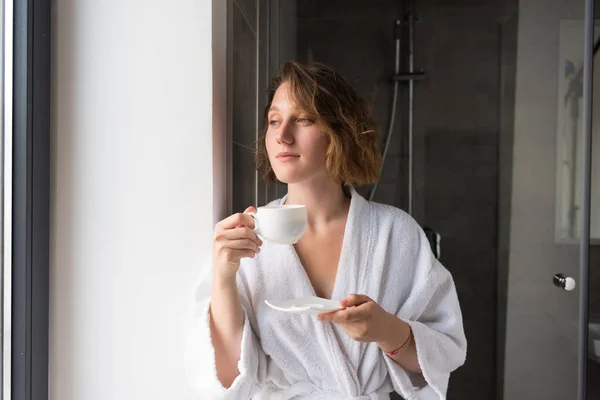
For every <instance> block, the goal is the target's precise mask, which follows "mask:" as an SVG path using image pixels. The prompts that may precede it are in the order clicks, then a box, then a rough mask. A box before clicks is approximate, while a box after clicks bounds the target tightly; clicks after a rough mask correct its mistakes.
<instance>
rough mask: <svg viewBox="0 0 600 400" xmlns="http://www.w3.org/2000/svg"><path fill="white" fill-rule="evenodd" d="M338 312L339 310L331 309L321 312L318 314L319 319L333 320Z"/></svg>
mask: <svg viewBox="0 0 600 400" xmlns="http://www.w3.org/2000/svg"><path fill="white" fill-rule="evenodd" d="M338 311H339V310H338ZM336 312H337V311H329V312H325V313H321V314H319V315H317V318H318V319H319V321H325V322H332V321H333V314H335V313H336Z"/></svg>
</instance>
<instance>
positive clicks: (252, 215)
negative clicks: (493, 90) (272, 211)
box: [248, 212, 262, 236]
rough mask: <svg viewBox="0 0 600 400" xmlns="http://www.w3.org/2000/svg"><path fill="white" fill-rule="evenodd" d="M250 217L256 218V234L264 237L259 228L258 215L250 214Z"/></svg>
mask: <svg viewBox="0 0 600 400" xmlns="http://www.w3.org/2000/svg"><path fill="white" fill-rule="evenodd" d="M248 215H250V216H251V217H252V218H254V232H256V234H257V235H261V236H262V234H261V233H260V228H259V226H258V215H256V213H255V212H249V213H248Z"/></svg>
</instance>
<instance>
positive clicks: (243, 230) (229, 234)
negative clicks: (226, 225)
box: [215, 226, 263, 246]
mask: <svg viewBox="0 0 600 400" xmlns="http://www.w3.org/2000/svg"><path fill="white" fill-rule="evenodd" d="M215 239H216V240H222V239H225V240H240V239H248V240H252V241H253V242H254V243H256V245H257V246H262V244H263V242H262V240H260V238H259V237H258V235H257V234H256V233H255V232H254V231H253V230H252V229H250V228H247V227H245V226H242V227H239V228H233V229H226V230H224V231H221V232H219V233H218V234H217V235H215Z"/></svg>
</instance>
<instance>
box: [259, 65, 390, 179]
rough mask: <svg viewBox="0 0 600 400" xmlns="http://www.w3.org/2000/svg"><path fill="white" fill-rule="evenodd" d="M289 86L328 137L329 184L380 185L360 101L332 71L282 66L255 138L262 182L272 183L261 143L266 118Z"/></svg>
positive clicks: (372, 131)
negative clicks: (278, 95) (284, 86)
mask: <svg viewBox="0 0 600 400" xmlns="http://www.w3.org/2000/svg"><path fill="white" fill-rule="evenodd" d="M283 83H288V84H289V86H290V92H291V96H292V99H293V101H294V102H295V103H296V106H297V107H298V108H299V109H301V110H303V111H304V112H306V113H308V114H310V115H313V116H315V117H316V122H317V123H318V124H319V125H320V126H321V127H322V129H323V133H324V134H325V135H327V138H328V140H329V147H328V149H327V161H326V166H327V170H328V172H329V175H330V177H331V179H332V180H333V181H334V182H340V183H343V184H345V185H361V184H372V183H376V182H377V181H378V180H379V175H380V168H381V162H382V160H381V152H380V148H379V134H378V131H377V126H376V124H375V121H374V120H373V117H372V115H371V108H370V107H369V105H368V104H367V102H366V101H364V99H362V98H361V97H360V96H359V95H358V94H357V93H356V91H355V90H354V89H353V88H352V87H351V86H350V85H349V84H348V83H346V81H345V80H344V79H343V78H342V77H341V76H340V75H338V74H337V73H336V72H335V71H334V70H333V69H332V68H330V67H328V66H326V65H323V64H320V63H310V64H301V63H299V62H293V61H288V62H285V63H284V64H283V65H282V66H281V69H280V71H279V76H278V77H277V78H275V79H274V80H273V83H272V86H271V89H270V91H269V101H268V103H267V106H266V107H265V110H264V118H263V129H262V135H261V137H260V138H259V139H258V143H257V147H258V149H257V153H256V169H257V170H258V172H259V173H260V174H262V175H263V176H264V177H265V180H266V181H267V182H276V181H277V177H276V176H275V173H274V172H273V169H272V168H271V163H270V162H269V156H268V154H267V148H266V143H265V136H266V133H267V129H268V127H269V121H268V114H269V108H270V106H271V103H272V102H273V97H274V96H275V92H276V91H277V89H278V88H279V87H280V86H281V85H282V84H283Z"/></svg>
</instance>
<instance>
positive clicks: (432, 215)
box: [228, 0, 600, 400]
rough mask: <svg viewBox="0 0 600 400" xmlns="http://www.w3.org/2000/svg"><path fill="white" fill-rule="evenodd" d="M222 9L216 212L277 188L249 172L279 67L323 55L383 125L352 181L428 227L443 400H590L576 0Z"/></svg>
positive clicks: (327, 1) (599, 222)
mask: <svg viewBox="0 0 600 400" xmlns="http://www.w3.org/2000/svg"><path fill="white" fill-rule="evenodd" d="M228 6H229V10H230V21H231V29H230V30H229V31H230V34H231V35H230V38H229V42H230V44H231V46H230V49H231V52H230V61H231V65H232V72H231V79H230V86H229V96H230V98H231V100H230V104H231V113H232V119H231V124H232V126H231V137H230V139H231V140H230V142H231V147H230V154H229V157H230V160H231V165H232V169H231V171H229V177H230V188H229V193H230V196H229V197H230V199H229V200H230V209H231V211H242V210H244V209H245V208H246V207H247V206H248V205H262V204H265V203H266V202H268V201H270V200H273V199H275V198H277V197H280V196H282V195H283V194H284V193H285V190H286V188H285V186H284V185H270V186H267V185H266V184H265V183H264V181H262V180H261V179H260V177H259V176H258V175H257V174H256V173H255V171H254V169H253V157H254V143H255V141H256V139H257V137H258V132H259V131H260V123H261V116H262V109H263V107H264V106H265V103H266V101H267V90H266V89H267V86H268V82H269V80H270V79H271V78H272V77H273V76H274V75H275V74H276V72H277V69H278V66H279V64H280V63H281V62H282V61H283V60H289V59H292V60H299V61H319V62H323V63H325V64H329V65H331V66H332V67H334V68H335V69H336V70H338V71H339V72H340V74H341V75H343V76H344V77H345V78H346V79H347V80H348V81H349V82H350V83H352V84H353V86H354V87H355V88H356V89H357V90H358V92H359V93H360V94H361V95H362V96H364V97H365V98H366V99H367V100H369V101H370V102H371V104H372V107H373V113H374V116H375V119H376V121H377V122H378V125H379V128H380V133H381V136H382V152H383V153H384V154H385V162H384V165H383V170H382V178H381V181H380V183H379V184H378V185H377V186H376V187H374V186H363V187H358V188H357V190H358V191H359V192H360V193H361V194H362V195H363V196H364V197H367V198H369V197H372V198H373V200H374V201H378V202H382V203H387V204H391V205H394V206H396V207H400V208H402V209H404V210H405V211H407V212H409V213H410V214H411V215H412V216H413V217H414V218H415V219H416V220H417V221H418V222H419V223H420V224H421V226H423V227H427V228H430V229H432V230H433V231H435V232H436V233H437V234H439V237H441V242H440V243H439V246H440V247H441V257H440V260H441V262H442V263H443V264H444V265H445V266H446V268H448V269H449V270H450V272H451V273H452V274H453V277H454V280H455V283H456V287H457V291H458V296H459V299H460V301H461V306H462V311H463V318H464V325H465V331H466V334H467V339H468V343H469V347H468V355H467V361H466V364H465V365H464V366H463V367H462V368H460V369H459V370H457V371H456V372H455V373H453V374H452V376H451V379H450V388H449V392H448V398H449V399H507V400H508V399H510V400H513V399H517V400H519V399H549V400H554V399H556V400H570V399H586V398H587V399H596V398H600V208H599V206H600V161H599V160H600V135H598V134H597V133H596V132H597V131H598V130H600V102H598V101H596V103H595V104H593V103H592V97H593V95H595V94H596V93H598V94H600V75H599V74H600V67H598V66H596V67H595V68H594V69H592V57H593V54H594V44H595V43H596V41H597V40H595V39H597V38H598V36H599V34H598V33H596V34H595V35H594V34H593V25H594V18H593V17H594V14H593V13H594V11H593V4H592V1H591V0H521V1H517V0H478V1H475V0H446V1H440V0H414V1H411V0H377V1H369V2H367V1H358V0H229V3H228ZM599 26H600V24H599ZM592 76H593V77H594V79H593V82H594V85H593V86H592ZM596 98H597V97H596ZM592 105H593V107H592ZM596 120H598V121H596Z"/></svg>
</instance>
